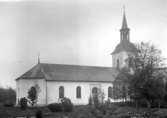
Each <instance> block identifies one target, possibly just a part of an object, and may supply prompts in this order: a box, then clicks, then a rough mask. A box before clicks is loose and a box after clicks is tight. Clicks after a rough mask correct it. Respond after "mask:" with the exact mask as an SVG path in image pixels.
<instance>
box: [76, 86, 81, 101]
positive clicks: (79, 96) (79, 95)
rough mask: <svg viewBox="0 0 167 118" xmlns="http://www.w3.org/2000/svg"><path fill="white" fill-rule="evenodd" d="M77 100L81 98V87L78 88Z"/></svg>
mask: <svg viewBox="0 0 167 118" xmlns="http://www.w3.org/2000/svg"><path fill="white" fill-rule="evenodd" d="M76 95H77V96H76V97H77V98H81V87H80V86H77V94H76Z"/></svg>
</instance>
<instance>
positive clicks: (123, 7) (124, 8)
mask: <svg viewBox="0 0 167 118" xmlns="http://www.w3.org/2000/svg"><path fill="white" fill-rule="evenodd" d="M123 12H124V15H125V5H123Z"/></svg>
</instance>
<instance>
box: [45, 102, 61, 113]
mask: <svg viewBox="0 0 167 118" xmlns="http://www.w3.org/2000/svg"><path fill="white" fill-rule="evenodd" d="M48 108H49V110H50V111H51V112H62V111H63V107H62V104H61V103H53V104H49V105H48Z"/></svg>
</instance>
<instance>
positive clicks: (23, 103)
mask: <svg viewBox="0 0 167 118" xmlns="http://www.w3.org/2000/svg"><path fill="white" fill-rule="evenodd" d="M19 105H20V107H21V109H22V110H25V109H26V108H27V99H26V98H25V97H23V98H21V99H20V101H19Z"/></svg>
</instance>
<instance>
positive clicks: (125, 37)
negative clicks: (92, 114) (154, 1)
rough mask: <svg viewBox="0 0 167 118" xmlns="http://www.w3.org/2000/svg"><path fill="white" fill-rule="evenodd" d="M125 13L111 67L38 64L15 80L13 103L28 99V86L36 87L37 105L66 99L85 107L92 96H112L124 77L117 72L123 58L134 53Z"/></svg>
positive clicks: (121, 65)
mask: <svg viewBox="0 0 167 118" xmlns="http://www.w3.org/2000/svg"><path fill="white" fill-rule="evenodd" d="M129 31H130V29H129V28H128V25H127V21H126V16H125V13H124V15H123V22H122V27H121V29H120V43H119V44H118V45H117V46H116V48H115V50H114V51H113V53H112V61H113V67H97V66H81V65H64V64H49V63H40V61H39V63H38V64H37V65H35V66H34V67H33V68H31V69H30V70H28V71H27V72H26V73H24V74H23V75H21V76H20V77H18V78H17V79H16V94H17V98H16V100H17V104H18V101H19V100H20V98H22V97H27V96H28V90H29V89H30V88H31V87H32V86H36V88H38V100H37V104H38V105H46V104H50V103H55V102H59V100H60V98H63V97H67V98H69V99H70V100H71V101H72V103H73V104H75V105H84V104H88V100H89V98H90V97H91V96H93V94H98V93H99V92H100V91H101V92H103V93H104V100H107V99H110V100H111V101H113V102H114V101H115V99H114V97H113V95H114V94H113V86H114V81H115V80H116V79H123V78H126V77H125V75H123V73H121V71H120V69H121V68H123V67H128V64H127V61H126V60H127V58H128V56H129V55H134V54H135V53H136V51H137V50H136V48H135V46H134V44H133V43H131V42H130V38H129V37H130V36H129Z"/></svg>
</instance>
